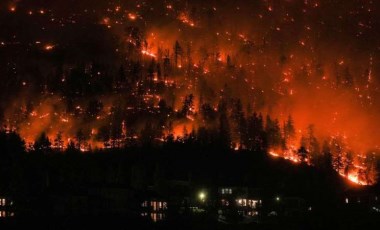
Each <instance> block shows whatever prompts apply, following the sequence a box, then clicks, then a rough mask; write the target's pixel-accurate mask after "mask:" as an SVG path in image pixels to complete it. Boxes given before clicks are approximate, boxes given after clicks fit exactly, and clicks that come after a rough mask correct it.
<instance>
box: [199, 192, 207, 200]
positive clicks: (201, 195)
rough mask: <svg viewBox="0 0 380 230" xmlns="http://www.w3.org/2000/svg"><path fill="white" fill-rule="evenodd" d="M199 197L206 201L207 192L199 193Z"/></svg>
mask: <svg viewBox="0 0 380 230" xmlns="http://www.w3.org/2000/svg"><path fill="white" fill-rule="evenodd" d="M198 197H199V199H200V200H201V201H202V202H204V201H205V199H206V193H204V192H200V193H199V195H198Z"/></svg>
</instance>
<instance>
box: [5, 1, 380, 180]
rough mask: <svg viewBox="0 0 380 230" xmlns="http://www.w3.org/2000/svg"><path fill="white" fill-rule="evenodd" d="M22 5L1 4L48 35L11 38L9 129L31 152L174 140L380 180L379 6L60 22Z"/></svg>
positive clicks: (121, 9)
mask: <svg viewBox="0 0 380 230" xmlns="http://www.w3.org/2000/svg"><path fill="white" fill-rule="evenodd" d="M18 2H19V1H12V4H11V5H5V8H4V10H5V11H6V12H7V14H9V15H10V16H9V15H8V16H9V17H16V16H19V17H21V16H23V15H22V13H20V15H18V14H19V12H23V13H24V14H25V17H26V16H27V17H26V19H24V21H23V22H25V23H27V25H29V27H30V31H39V32H38V33H37V32H36V35H33V36H29V35H28V34H24V32H20V31H14V30H16V29H17V26H11V25H10V26H8V27H9V28H10V29H9V30H10V31H9V32H8V34H7V35H4V36H3V35H2V37H1V49H2V51H3V50H4V54H5V55H0V56H4V57H3V59H4V60H3V62H4V63H6V65H4V66H3V67H0V70H1V72H0V73H1V74H2V76H6V78H7V79H6V80H5V81H4V82H5V83H6V87H5V88H7V89H4V92H1V93H2V96H3V100H2V102H1V106H0V112H1V116H0V119H1V124H2V127H3V129H4V130H8V132H9V130H12V131H16V132H17V133H19V134H20V135H21V137H22V138H23V139H24V140H25V142H26V147H27V149H28V150H29V151H30V152H32V151H36V148H37V147H38V148H42V149H43V150H44V151H45V150H46V149H54V150H58V151H66V150H67V149H70V148H71V147H72V148H76V149H79V151H81V152H91V151H92V150H94V149H115V148H116V149H117V148H126V147H129V146H145V145H147V146H149V145H150V144H152V145H155V144H157V145H158V146H161V145H165V144H168V142H170V141H169V140H171V138H172V139H174V140H171V141H173V142H175V141H178V142H180V143H182V144H183V143H186V142H192V141H193V142H196V141H198V142H199V143H201V144H199V145H205V143H207V144H209V145H217V146H224V147H227V148H229V150H231V151H233V152H234V153H235V152H237V153H239V152H241V151H252V152H258V151H267V152H268V153H269V155H270V156H273V157H275V158H283V159H286V160H289V161H291V162H292V163H294V164H295V165H300V164H306V165H309V166H311V167H321V168H322V167H325V165H328V166H329V167H330V168H332V169H334V170H335V171H336V172H337V174H339V175H341V176H343V177H345V178H347V179H348V180H350V181H352V182H353V183H355V184H360V185H373V184H375V183H376V182H377V180H378V178H377V171H378V168H377V167H378V166H377V162H378V158H379V156H378V153H377V152H378V151H379V147H378V146H379V139H380V133H379V131H378V130H380V129H379V126H380V117H379V109H378V108H380V106H379V105H380V87H379V76H380V69H379V60H380V55H379V52H378V51H379V50H380V48H379V47H380V42H379V41H378V40H379V39H378V34H377V32H376V31H379V30H376V28H375V23H374V21H373V18H372V16H371V15H372V14H374V13H373V12H374V11H375V9H374V6H373V4H372V3H364V2H363V3H361V4H359V5H360V6H356V5H355V4H348V5H347V6H344V7H343V6H336V5H335V4H334V3H322V2H320V1H299V3H295V2H296V1H285V2H286V3H283V5H281V4H279V3H278V4H277V3H276V4H275V3H274V2H273V3H272V2H268V1H257V3H251V2H249V3H247V2H246V1H237V2H235V1H232V2H228V3H226V5H225V6H224V5H223V4H220V3H219V4H209V3H206V2H202V1H199V2H197V1H195V2H194V3H190V2H187V1H186V3H182V2H181V1H177V2H172V1H165V2H164V3H162V4H158V3H153V2H149V1H148V2H146V1H145V2H139V1H136V2H135V1H132V2H130V3H125V4H121V3H120V2H114V3H109V4H106V6H104V5H101V6H100V5H99V6H92V5H91V7H93V9H92V8H91V7H90V6H87V5H86V4H84V5H86V7H84V6H81V5H80V4H79V5H78V6H77V7H78V9H72V10H70V11H68V12H64V13H60V9H56V8H54V7H50V6H44V5H43V4H42V5H41V6H40V5H36V6H34V7H32V6H28V4H26V3H24V2H23V4H20V5H19V4H17V6H16V3H18ZM111 2H112V1H111ZM25 4H26V5H27V6H28V7H26V6H25ZM32 5H33V4H32ZM243 6H245V7H243ZM7 7H8V8H7ZM16 7H17V13H15V12H16ZM337 7H338V8H339V11H338V10H337V11H336V12H335V11H332V10H330V9H335V8H337ZM29 12H31V13H29ZM337 12H339V15H338V13H337ZM352 12H355V15H356V16H355V17H352V15H351V14H353V13H352ZM325 14H326V15H327V16H326V15H325ZM31 19H33V20H31ZM242 19H244V20H242ZM245 19H249V20H245ZM251 19H252V20H251ZM9 21H10V22H9V23H11V22H12V20H9ZM337 21H338V22H339V23H340V24H339V25H337V26H328V25H330V24H335V23H337ZM37 22H38V23H37ZM352 25H355V26H352ZM95 35H96V36H95ZM332 35H333V37H334V39H332ZM23 36H24V37H23ZM365 36H367V37H368V39H363V38H365ZM337 40H339V41H341V42H340V43H339V44H337V43H336V41H337ZM363 41H368V42H363ZM25 47H27V48H25ZM25 50H26V51H25ZM23 53H25V56H20V57H17V58H16V55H15V54H23ZM157 142H158V143H157ZM36 143H37V145H36ZM41 143H43V144H44V145H46V146H42V147H41ZM45 147H46V149H45ZM37 150H38V149H37Z"/></svg>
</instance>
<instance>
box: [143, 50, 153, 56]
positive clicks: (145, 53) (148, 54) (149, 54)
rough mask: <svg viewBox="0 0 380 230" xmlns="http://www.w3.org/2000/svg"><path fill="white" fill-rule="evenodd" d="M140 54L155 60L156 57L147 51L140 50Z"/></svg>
mask: <svg viewBox="0 0 380 230" xmlns="http://www.w3.org/2000/svg"><path fill="white" fill-rule="evenodd" d="M141 53H142V54H143V55H146V56H150V57H152V58H156V55H155V54H154V53H152V52H149V51H148V50H142V51H141Z"/></svg>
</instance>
